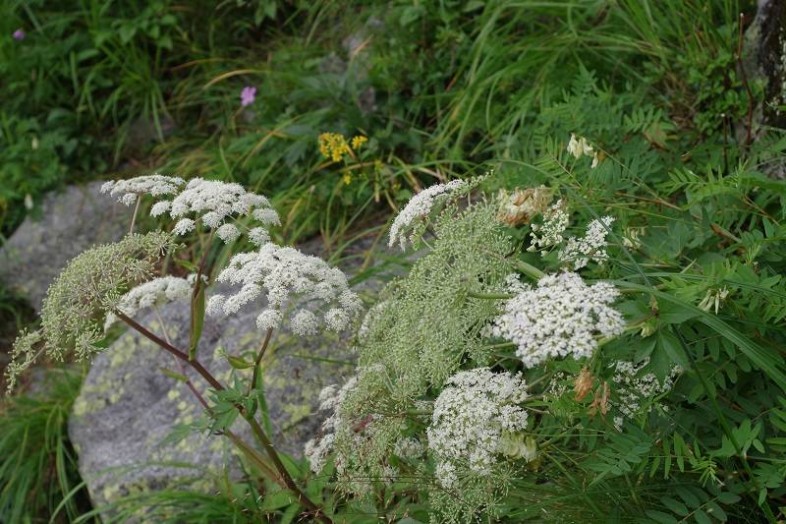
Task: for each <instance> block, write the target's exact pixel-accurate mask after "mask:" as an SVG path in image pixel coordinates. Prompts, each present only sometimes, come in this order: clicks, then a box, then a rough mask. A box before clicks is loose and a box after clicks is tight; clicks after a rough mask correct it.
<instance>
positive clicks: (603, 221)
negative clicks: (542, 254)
mask: <svg viewBox="0 0 786 524" xmlns="http://www.w3.org/2000/svg"><path fill="white" fill-rule="evenodd" d="M612 222H614V217H610V216H605V217H602V218H600V219H598V220H593V221H592V222H590V223H589V225H588V226H587V233H586V235H584V236H583V237H582V238H576V237H570V238H569V239H568V241H567V243H566V244H565V246H564V247H563V248H562V249H560V251H559V253H558V254H557V256H558V258H559V260H560V262H572V263H573V270H574V271H576V270H579V269H581V268H583V267H586V266H587V264H588V263H589V261H590V260H593V261H595V262H598V263H599V264H602V263H603V262H605V261H606V260H607V259H608V258H609V255H608V253H606V235H607V234H608V232H609V228H610V227H611V224H612Z"/></svg>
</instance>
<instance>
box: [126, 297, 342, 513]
mask: <svg viewBox="0 0 786 524" xmlns="http://www.w3.org/2000/svg"><path fill="white" fill-rule="evenodd" d="M114 313H115V315H117V318H119V319H120V320H122V321H123V322H125V323H126V324H128V326H130V327H131V328H133V329H134V330H136V331H137V332H138V333H139V334H140V335H142V336H144V337H145V338H147V339H148V340H150V341H151V342H153V343H155V344H156V345H158V346H159V347H161V348H162V349H163V350H164V351H166V352H168V353H170V354H171V355H174V356H175V357H176V358H178V359H179V360H180V361H182V362H184V363H186V364H188V365H189V366H190V367H191V368H192V369H193V370H194V371H196V372H197V373H199V375H200V376H202V378H204V379H205V381H206V382H207V383H208V384H210V386H211V387H212V388H213V389H215V390H216V391H224V390H225V389H226V388H224V386H223V385H221V383H220V382H219V381H218V380H216V378H215V377H214V376H213V375H212V374H211V373H210V371H208V370H207V369H206V368H205V367H204V366H203V365H202V364H201V363H200V362H199V361H198V360H197V359H196V358H194V359H189V358H188V353H186V352H185V351H183V350H181V349H178V348H176V347H175V346H173V345H172V344H170V343H169V342H167V341H166V340H164V339H163V338H161V337H159V336H158V335H156V334H155V333H153V332H151V331H150V330H149V329H147V328H145V327H144V326H142V325H141V324H139V323H138V322H136V321H135V320H134V319H132V318H130V317H128V316H127V315H125V314H124V313H123V312H122V311H115V312H114ZM260 353H261V351H260ZM235 408H236V409H237V410H238V411H239V412H240V414H241V415H242V416H243V419H244V420H245V421H246V422H247V423H248V424H249V425H250V426H251V430H252V431H253V433H254V436H255V437H256V438H257V440H258V441H259V443H260V444H261V445H262V447H263V448H264V450H265V452H266V453H267V455H268V456H269V457H270V460H271V461H272V462H273V465H274V466H275V468H276V471H277V475H276V477H275V478H276V480H277V481H278V482H282V483H283V484H284V486H286V487H287V489H289V490H290V491H292V493H293V494H294V495H295V497H297V500H298V502H299V503H300V504H302V505H303V507H305V508H306V509H307V510H308V511H309V512H310V513H311V514H312V515H313V516H314V518H316V519H318V520H320V521H321V522H324V523H325V524H332V522H333V521H332V520H331V519H330V518H329V517H328V516H327V515H325V514H324V513H323V512H322V508H320V507H319V506H317V505H316V504H315V503H314V502H313V501H312V500H311V499H310V498H308V496H307V495H306V494H305V493H304V492H303V491H302V490H301V489H300V488H299V487H298V485H297V484H296V483H295V481H294V479H293V478H292V475H290V474H289V471H287V468H286V466H284V463H283V462H282V461H281V457H279V455H278V452H277V451H276V449H275V448H274V447H273V443H272V442H271V441H270V438H269V437H268V436H267V435H266V434H265V431H264V430H263V429H262V426H260V425H259V422H257V420H256V419H255V418H254V417H253V415H252V414H250V413H249V412H248V411H247V410H246V409H244V408H243V406H241V405H240V404H235ZM230 439H231V437H230ZM233 441H234V440H233ZM241 451H242V449H241Z"/></svg>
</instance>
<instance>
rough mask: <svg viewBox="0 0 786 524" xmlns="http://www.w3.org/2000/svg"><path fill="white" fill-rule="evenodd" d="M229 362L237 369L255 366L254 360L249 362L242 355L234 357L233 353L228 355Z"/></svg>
mask: <svg viewBox="0 0 786 524" xmlns="http://www.w3.org/2000/svg"><path fill="white" fill-rule="evenodd" d="M227 362H229V365H230V366H232V367H233V368H235V369H249V368H253V367H254V363H253V362H249V361H248V360H246V359H244V358H241V357H233V356H232V355H227Z"/></svg>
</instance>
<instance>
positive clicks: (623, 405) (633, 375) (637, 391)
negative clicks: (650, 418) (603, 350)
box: [612, 359, 682, 431]
mask: <svg viewBox="0 0 786 524" xmlns="http://www.w3.org/2000/svg"><path fill="white" fill-rule="evenodd" d="M647 364H649V359H646V360H644V361H643V362H642V363H640V364H639V365H638V366H637V365H635V364H633V362H627V361H623V360H620V361H617V362H615V363H613V364H612V367H613V368H614V383H615V389H616V392H617V400H616V401H614V402H613V403H612V405H613V406H614V407H616V408H617V411H618V414H617V416H615V417H614V426H615V427H616V428H617V431H622V424H623V422H624V420H625V418H631V417H633V416H635V415H638V414H640V413H647V412H649V411H651V410H652V408H653V407H654V404H653V399H654V397H656V396H658V395H661V394H663V393H666V392H667V391H670V390H671V388H672V387H673V386H674V380H675V379H676V378H677V375H679V374H680V373H681V372H682V370H681V369H680V367H679V366H673V367H672V368H671V371H670V372H669V374H668V375H667V376H666V377H665V378H664V379H663V382H661V381H659V380H658V377H656V376H655V374H654V373H644V374H641V371H642V369H644V368H645V367H646V366H647ZM642 403H643V404H644V405H643V406H642Z"/></svg>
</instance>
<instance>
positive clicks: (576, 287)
mask: <svg viewBox="0 0 786 524" xmlns="http://www.w3.org/2000/svg"><path fill="white" fill-rule="evenodd" d="M618 295H619V292H618V291H617V289H616V288H615V287H614V286H613V285H611V284H609V283H608V282H597V283H595V284H593V285H591V286H588V285H587V284H586V283H585V282H584V280H582V278H581V277H580V276H579V275H578V274H576V273H570V272H565V273H559V274H556V275H546V276H544V277H543V278H541V279H540V280H539V281H538V285H537V287H535V288H533V287H531V286H527V289H526V290H524V291H522V292H520V293H519V294H517V295H516V296H515V297H513V298H511V299H510V300H508V301H507V302H506V303H505V306H504V311H503V313H502V314H501V315H500V316H499V317H497V318H496V319H494V322H493V324H492V325H491V330H490V331H491V334H492V335H493V336H497V337H500V338H504V339H506V340H509V341H511V342H513V343H514V344H516V346H517V349H516V355H517V356H518V357H519V358H520V359H521V361H522V362H523V363H524V365H525V366H526V367H528V368H531V367H533V366H537V365H539V364H541V363H543V362H544V361H546V360H547V359H549V358H562V357H566V356H568V355H570V356H573V358H576V359H579V358H582V357H589V356H591V355H592V353H593V352H594V351H595V349H596V348H597V347H598V343H597V340H596V339H595V337H596V336H604V337H610V336H614V335H619V334H620V333H622V331H623V329H624V327H625V321H624V319H623V317H622V314H621V313H619V312H618V311H617V310H615V309H613V308H612V307H611V306H610V304H611V303H612V302H614V300H615V299H616V298H617V296H618Z"/></svg>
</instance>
